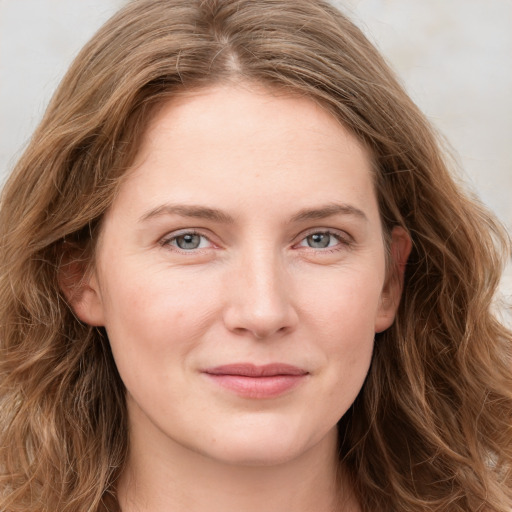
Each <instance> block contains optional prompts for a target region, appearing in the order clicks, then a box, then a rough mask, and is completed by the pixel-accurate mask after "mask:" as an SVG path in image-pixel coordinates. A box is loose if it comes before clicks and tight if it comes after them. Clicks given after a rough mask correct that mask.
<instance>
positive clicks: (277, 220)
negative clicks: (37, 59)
mask: <svg viewBox="0 0 512 512" xmlns="http://www.w3.org/2000/svg"><path fill="white" fill-rule="evenodd" d="M0 230H1V231H0V232H1V234H2V249H1V250H2V255H1V261H2V275H1V283H0V286H1V288H0V296H1V300H0V304H1V306H0V308H1V310H0V311H1V316H0V318H1V328H2V331H1V336H0V339H1V343H2V345H1V346H2V358H1V363H0V364H1V368H2V370H1V375H2V382H1V385H2V388H1V404H2V405H1V406H2V417H1V420H0V421H1V425H2V427H1V429H0V432H1V434H0V435H1V443H0V446H1V452H0V470H1V477H0V478H1V480H0V482H1V484H0V485H1V493H2V494H1V501H0V510H5V511H9V512H11V511H21V510H23V511H30V510H33V511H36V510H37V511H41V510H45V511H46V510H48V511H50V510H51V511H54V510H59V511H66V512H68V511H84V510H90V511H100V510H109V511H112V510H122V511H123V512H130V511H134V510H137V511H139V510H152V511H160V510H190V511H195V510H205V509H208V510H223V511H225V510H246V511H251V510H266V511H274V510H288V509H292V508H293V509H294V510H299V511H300V510H316V511H332V510H337V511H338V510H340V511H377V510H379V511H380V510H411V511H412V510H416V511H420V510H421V511H425V510H432V511H434V510H436V511H473V510H475V511H476V510H492V511H509V510H510V507H511V506H512V493H511V486H510V483H511V482H510V479H511V477H510V471H511V461H512V446H511V435H512V433H511V428H510V425H511V419H512V414H511V412H512V401H511V400H512V396H511V394H512V392H511V390H512V386H511V377H510V372H509V368H510V357H511V356H510V346H511V336H510V333H509V332H508V331H507V330H506V329H505V328H504V327H503V326H502V325H501V324H500V323H499V321H498V320H497V319H496V318H495V317H494V316H493V314H492V312H491V310H490V308H491V300H492V297H493V293H494V291H495V289H496V285H497V282H498V280H499V275H500V270H501V268H502V264H503V260H504V255H506V251H507V250H508V246H507V238H506V235H505V233H504V231H503V230H502V229H501V228H500V227H499V225H498V224H497V223H496V222H495V221H494V220H493V218H492V217H491V216H490V215H489V214H488V213H487V212H486V211H485V210H484V209H483V208H482V207H481V206H480V205H479V204H478V203H477V202H476V201H475V200H473V199H470V198H468V197H467V196H466V195H464V193H463V192H462V191H461V190H460V189H459V188H458V187H457V186H456V184H455V183H454V181H453V179H452V178H451V177H450V175H449V173H448V170H447V166H446V163H445V160H444V156H443V154H442V151H441V149H440V147H439V144H438V142H437V141H436V139H435V136H434V135H433V132H432V130H431V128H430V127H429V125H428V123H427V122H426V121H425V118H424V117H423V116H422V115H421V113H419V112H418V110H417V109H416V107H415V106H414V104H413V103H412V102H411V100H410V99H409V98H408V97H407V95H406V94H405V93H404V92H403V90H402V89H401V87H400V86H399V85H398V83H397V81H396V80H395V78H394V77H393V75H392V73H391V72H390V71H389V69H388V68H387V66H386V65H385V64H384V62H383V61H382V59H381V57H380V56H379V55H378V53H377V52H376V50H375V49H374V48H373V47H372V46H371V45H370V43H369V42H368V41H367V40H366V39H365V38H364V36H363V35H362V34H361V33H360V31H359V30H358V29H357V28H356V27H354V25H353V24H352V23H350V22H349V21H348V20H347V19H346V18H345V17H344V16H342V15H341V14H340V13H339V12H337V11H336V10H334V9H333V8H332V7H330V6H329V5H328V4H326V3H323V2H321V1H316V0H315V1H311V0H293V1H292V0H266V1H265V2H260V1H256V2H255V1H249V0H216V1H215V0H212V1H202V2H200V1H194V2H191V1H188V0H187V1H185V0H181V1H180V0H172V1H171V0H138V1H135V2H132V3H130V4H129V5H128V6H127V7H126V8H125V9H123V10H122V11H120V13H118V14H117V15H116V16H115V17H114V18H113V19H112V20H110V21H109V22H108V23H107V24H106V25H105V26H104V27H103V28H102V29H101V30H100V31H99V32H98V34H96V36H95V37H94V38H93V39H92V40H91V42H90V43H89V44H88V45H87V46H86V47H85V48H84V49H83V51H82V52H81V53H80V55H79V56H78V57H77V59H76V60H75V63H74V64H73V65H72V67H71V69H70V71H69V72H68V74H67V76H66V77H65V79H64V80H63V82H62V84H61V86H60V88H59V90H58V91H57V93H56V94H55V96H54V98H53V100H52V102H51V104H50V106H49V107H48V110H47V112H46V114H45V117H44V119H43V121H42V123H41V125H40V126H39V128H38V130H37V131H36V133H35V134H34V137H33V139H32V142H31V144H30V145H29V147H28V148H27V150H26V152H25V154H24V156H23V157H22V159H21V160H20V162H19V163H18V165H17V167H16V169H15V171H14V173H13V175H12V177H11V178H10V180H9V182H8V183H7V185H6V187H5V189H4V192H3V197H2V207H1V213H0Z"/></svg>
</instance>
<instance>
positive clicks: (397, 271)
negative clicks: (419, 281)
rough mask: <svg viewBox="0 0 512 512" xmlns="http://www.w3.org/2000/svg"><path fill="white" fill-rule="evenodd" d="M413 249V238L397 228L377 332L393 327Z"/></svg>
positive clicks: (392, 234) (380, 305)
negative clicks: (408, 261) (408, 260)
mask: <svg viewBox="0 0 512 512" xmlns="http://www.w3.org/2000/svg"><path fill="white" fill-rule="evenodd" d="M411 249H412V241H411V237H410V236H409V234H408V233H407V231H406V230H405V229H404V228H402V227H401V226H395V227H394V228H393V231H392V232H391V246H390V251H389V252H390V262H389V268H388V275H387V277H386V283H385V284H384V288H383V290H382V294H381V297H380V304H379V309H378V312H377V317H376V319H375V332H376V333H377V332H382V331H385V330H386V329H388V328H389V327H391V325H392V324H393V322H394V320H395V315H396V311H397V309H398V305H399V304H400V298H401V296H402V290H403V285H404V274H405V267H406V265H407V259H408V258H409V254H410V253H411Z"/></svg>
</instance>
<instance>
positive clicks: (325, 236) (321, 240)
mask: <svg viewBox="0 0 512 512" xmlns="http://www.w3.org/2000/svg"><path fill="white" fill-rule="evenodd" d="M347 238H348V237H343V236H342V235H341V234H338V233H333V232H331V231H316V232H314V233H310V234H309V235H307V236H306V237H305V238H303V239H302V240H301V241H300V242H299V244H298V245H299V247H309V248H311V249H329V248H335V247H338V246H340V245H349V244H350V241H349V240H348V239H347Z"/></svg>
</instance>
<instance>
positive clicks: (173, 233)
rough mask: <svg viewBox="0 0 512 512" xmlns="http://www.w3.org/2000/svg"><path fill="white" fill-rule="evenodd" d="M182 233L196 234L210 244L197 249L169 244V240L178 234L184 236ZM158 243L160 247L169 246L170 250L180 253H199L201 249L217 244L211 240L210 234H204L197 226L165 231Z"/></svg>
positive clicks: (177, 236)
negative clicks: (187, 248) (181, 247)
mask: <svg viewBox="0 0 512 512" xmlns="http://www.w3.org/2000/svg"><path fill="white" fill-rule="evenodd" d="M184 235H197V236H200V237H202V238H205V239H206V240H208V242H209V244H210V246H209V247H202V248H197V249H189V250H185V249H180V248H179V247H177V246H176V245H172V244H171V242H172V241H173V240H176V238H179V237H180V236H184ZM158 243H159V245H161V246H162V247H164V248H170V249H171V250H173V251H176V252H178V253H180V254H198V253H201V252H202V251H207V250H209V249H214V248H216V247H217V244H215V242H213V241H212V239H211V237H210V236H208V235H206V234H205V233H204V232H203V231H202V230H200V229H197V228H183V229H178V230H176V231H171V232H170V233H167V234H166V235H164V236H163V237H162V238H160V240H159V242H158Z"/></svg>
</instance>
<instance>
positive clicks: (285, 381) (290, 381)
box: [205, 373, 307, 398]
mask: <svg viewBox="0 0 512 512" xmlns="http://www.w3.org/2000/svg"><path fill="white" fill-rule="evenodd" d="M205 375H207V376H208V377H209V378H210V379H211V380H213V381H214V382H215V383H217V384H218V385H219V386H221V387H223V388H226V389H229V390H231V391H234V392H235V393H236V394H238V395H240V396H243V397H246V398H274V397H277V396H280V395H283V394H284V393H286V392H287V391H291V390H292V389H294V388H296V387H297V386H298V385H299V384H301V383H302V382H303V381H304V379H305V378H306V376H307V374H304V375H269V376H266V377H247V376H244V375H229V374H221V375H214V374H211V373H206V374H205Z"/></svg>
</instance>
